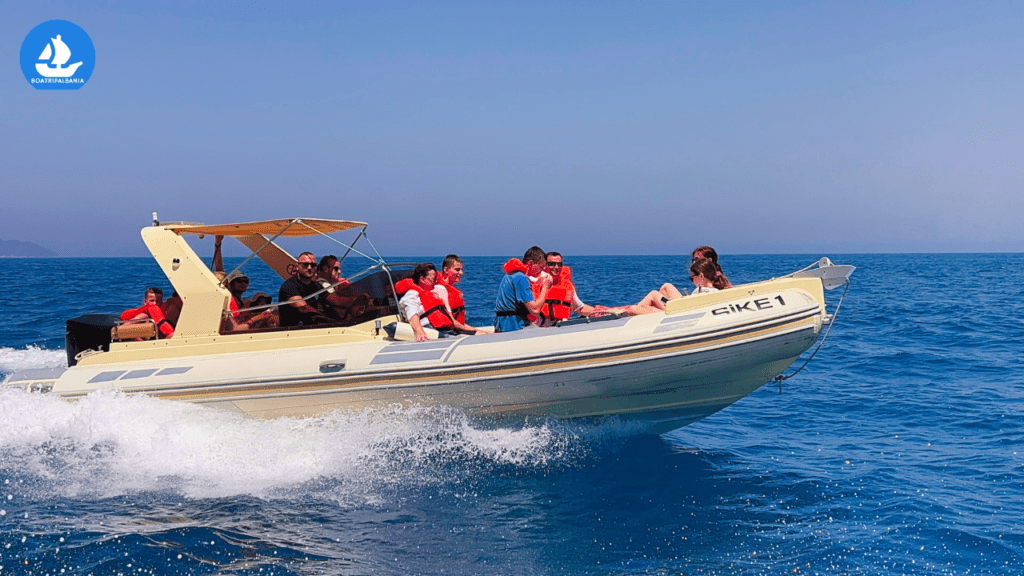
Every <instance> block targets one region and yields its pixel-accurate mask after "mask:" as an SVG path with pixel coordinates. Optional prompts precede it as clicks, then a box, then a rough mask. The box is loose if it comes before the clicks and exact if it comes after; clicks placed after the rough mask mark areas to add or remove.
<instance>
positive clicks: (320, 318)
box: [187, 219, 414, 334]
mask: <svg viewBox="0 0 1024 576" xmlns="http://www.w3.org/2000/svg"><path fill="white" fill-rule="evenodd" d="M353 229H354V230H355V232H356V234H355V237H354V238H353V239H352V240H351V241H349V242H346V241H344V240H342V239H339V238H338V237H336V236H335V235H334V234H333V233H336V232H344V231H348V230H353ZM366 229H367V225H366V224H365V223H362V222H350V221H338V220H309V219H293V220H277V221H267V222H259V223H248V224H234V225H220V226H202V227H193V228H190V229H188V230H187V233H191V234H197V235H198V234H200V233H201V234H202V235H206V234H214V235H215V236H219V235H224V236H230V237H231V238H234V239H235V240H238V241H239V242H240V243H242V244H243V245H245V246H246V247H248V248H249V249H250V252H251V253H250V254H249V256H248V257H246V258H245V259H244V260H242V261H241V262H240V263H239V264H238V265H236V266H234V268H233V269H232V270H231V271H230V272H228V273H227V274H226V275H225V276H226V278H225V280H224V282H225V287H227V288H229V290H236V289H237V288H238V287H237V286H232V283H233V282H234V281H235V280H236V279H238V278H245V279H246V280H248V276H246V275H245V274H244V273H243V272H242V270H243V268H244V267H246V265H247V264H249V263H250V262H251V261H252V260H253V259H254V258H258V259H260V260H261V261H262V262H263V263H265V264H266V265H267V266H268V267H269V268H270V269H271V270H273V271H274V272H276V273H277V275H278V276H279V277H280V278H281V279H282V280H284V281H285V282H287V281H289V280H291V279H292V278H296V279H300V277H301V279H302V285H303V287H304V288H303V294H302V295H301V296H302V298H301V299H302V302H301V303H296V302H294V301H292V302H291V303H289V304H281V303H280V302H275V301H274V300H275V299H273V298H271V295H267V294H263V293H258V294H257V296H254V297H253V298H252V299H250V300H244V299H242V298H241V297H239V298H237V299H236V301H235V302H234V304H233V305H232V306H229V307H228V309H225V310H224V311H223V312H222V321H221V330H220V332H221V333H222V334H226V333H236V332H253V331H257V332H262V331H268V330H292V329H297V328H313V327H317V328H322V327H331V326H354V325H356V324H361V323H364V322H369V321H372V320H375V319H378V318H383V317H387V316H395V315H397V314H398V303H397V298H396V297H395V288H394V286H395V282H397V281H399V280H401V279H403V278H405V277H407V276H409V275H410V274H411V271H412V267H413V266H414V264H387V263H386V262H385V261H384V258H383V257H381V255H380V253H379V252H378V251H377V249H376V248H375V247H374V246H373V244H372V243H371V242H370V240H369V238H368V237H367V235H366ZM296 237H303V238H305V239H304V241H303V245H304V246H305V245H308V244H310V242H311V241H312V240H313V239H312V238H309V237H317V238H319V239H320V241H319V242H318V244H319V245H320V246H319V247H318V249H319V250H323V251H332V252H337V253H338V255H337V256H335V255H333V254H331V255H329V256H324V257H322V258H321V259H320V261H319V262H318V264H319V266H318V267H317V270H316V272H315V274H314V275H313V277H312V279H310V277H309V275H310V272H309V271H308V269H307V270H303V271H301V272H300V268H299V264H298V259H297V258H296V257H294V256H292V255H291V254H290V253H289V252H288V251H287V250H285V249H284V248H283V247H282V246H281V245H280V243H279V242H280V241H281V240H282V239H285V238H296ZM360 240H365V242H363V244H362V245H359V242H360ZM325 242H328V243H329V244H327V245H326V246H325V245H324V243H325ZM331 245H333V246H335V247H336V248H337V249H336V250H331V249H330V246H331ZM304 254H305V253H303V254H301V255H304ZM301 255H300V256H301ZM343 269H344V270H346V271H347V272H348V273H347V274H346V275H344V276H342V270H343ZM233 297H234V296H233ZM283 306H291V307H293V308H294V311H293V310H286V311H282V310H281V308H282V307H283ZM297 319H299V320H297Z"/></svg>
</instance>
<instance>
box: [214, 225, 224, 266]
mask: <svg viewBox="0 0 1024 576" xmlns="http://www.w3.org/2000/svg"><path fill="white" fill-rule="evenodd" d="M223 241H224V235H223V234H217V235H216V236H214V238H213V271H214V272H223V271H224V257H223V256H221V253H220V243H221V242H223Z"/></svg>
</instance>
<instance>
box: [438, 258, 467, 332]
mask: <svg viewBox="0 0 1024 576" xmlns="http://www.w3.org/2000/svg"><path fill="white" fill-rule="evenodd" d="M463 274H465V265H464V264H463V263H462V258H459V257H458V256H457V255H455V254H449V255H447V256H445V257H444V261H443V262H441V273H440V274H439V275H438V276H437V285H438V286H439V287H440V289H441V290H439V291H444V293H445V297H446V299H447V301H448V310H449V311H450V312H451V313H452V318H455V319H456V320H458V321H459V322H465V321H466V300H465V299H464V298H463V296H462V290H459V289H458V288H456V287H455V285H456V284H458V283H459V282H461V281H462V276H463Z"/></svg>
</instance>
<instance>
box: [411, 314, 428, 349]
mask: <svg viewBox="0 0 1024 576" xmlns="http://www.w3.org/2000/svg"><path fill="white" fill-rule="evenodd" d="M409 325H410V326H412V331H413V332H414V333H415V334H416V341H417V342H423V341H424V340H430V338H429V337H428V336H427V333H426V332H424V331H423V325H422V324H420V315H419V314H414V315H413V317H412V318H409Z"/></svg>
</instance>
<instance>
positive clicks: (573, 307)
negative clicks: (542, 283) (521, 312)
mask: <svg viewBox="0 0 1024 576" xmlns="http://www.w3.org/2000/svg"><path fill="white" fill-rule="evenodd" d="M545 264H547V266H546V267H545V271H546V272H547V273H548V274H550V275H551V289H550V290H548V293H547V295H546V297H545V299H544V308H543V309H542V310H541V313H540V317H539V318H538V319H537V325H538V326H553V325H554V324H555V322H558V321H559V320H568V319H569V316H571V315H572V313H573V312H576V313H578V314H579V315H581V316H589V315H591V314H593V313H594V307H593V306H590V305H587V304H584V303H583V301H582V300H580V298H579V296H577V295H576V286H575V285H574V284H573V283H572V271H571V270H570V269H569V267H568V266H566V265H565V263H564V262H563V261H562V255H561V254H559V253H558V252H548V253H547V254H546V262H545Z"/></svg>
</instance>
